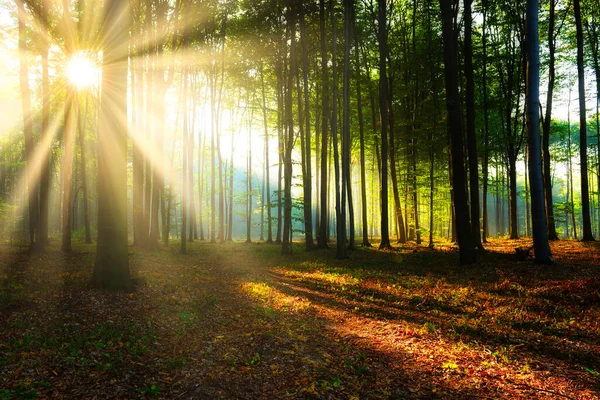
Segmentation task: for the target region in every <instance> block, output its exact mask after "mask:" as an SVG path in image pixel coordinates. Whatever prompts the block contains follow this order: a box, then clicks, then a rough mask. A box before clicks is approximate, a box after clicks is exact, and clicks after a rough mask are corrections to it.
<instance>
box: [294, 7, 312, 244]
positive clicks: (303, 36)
mask: <svg viewBox="0 0 600 400" xmlns="http://www.w3.org/2000/svg"><path fill="white" fill-rule="evenodd" d="M298 8H299V9H300V40H301V42H302V82H303V89H304V116H303V118H304V125H305V127H304V140H303V141H302V142H303V143H304V146H303V153H304V159H303V163H302V166H303V170H304V174H303V182H302V184H303V189H304V236H305V238H306V248H307V249H309V250H312V249H314V248H315V247H316V246H315V243H314V241H313V223H312V182H311V179H312V160H311V133H310V130H311V129H310V128H311V124H310V92H309V87H308V68H309V65H308V48H307V42H308V40H309V39H308V37H307V32H306V17H305V10H304V8H305V5H304V4H302V2H301V3H300V6H299V7H298ZM298 102H299V103H300V99H299V101H298Z"/></svg>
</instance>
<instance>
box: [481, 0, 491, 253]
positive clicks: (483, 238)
mask: <svg viewBox="0 0 600 400" xmlns="http://www.w3.org/2000/svg"><path fill="white" fill-rule="evenodd" d="M487 13H488V1H487V0H484V2H483V26H482V31H483V32H482V39H481V42H482V52H483V59H484V62H483V65H482V91H483V121H484V122H483V125H484V128H483V129H484V132H483V135H484V138H483V147H484V148H483V166H482V167H483V168H482V169H483V188H482V193H481V195H482V205H481V213H482V214H483V218H482V232H481V242H482V243H487V237H488V234H489V226H488V222H489V220H488V198H487V197H488V174H489V169H488V165H489V152H490V149H489V147H490V144H489V143H490V142H489V141H490V139H489V138H490V117H489V102H488V90H487V61H485V60H487V29H486V28H487Z"/></svg>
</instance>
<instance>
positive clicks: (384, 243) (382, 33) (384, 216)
mask: <svg viewBox="0 0 600 400" xmlns="http://www.w3.org/2000/svg"><path fill="white" fill-rule="evenodd" d="M377 3H378V6H379V8H378V42H379V112H380V113H381V243H380V244H379V248H380V249H389V248H391V247H392V245H391V243H390V232H389V216H388V155H389V154H388V152H389V148H388V128H389V113H388V97H389V96H388V90H389V87H388V80H387V60H386V58H387V54H388V44H387V38H388V33H387V15H386V14H387V12H386V0H378V1H377ZM392 168H395V167H394V166H393V165H392Z"/></svg>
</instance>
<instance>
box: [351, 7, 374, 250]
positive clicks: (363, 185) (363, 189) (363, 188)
mask: <svg viewBox="0 0 600 400" xmlns="http://www.w3.org/2000/svg"><path fill="white" fill-rule="evenodd" d="M355 19H356V18H355V15H354V13H353V15H352V24H353V25H354V63H355V65H354V71H355V74H356V108H357V114H358V132H359V141H360V198H361V202H360V203H361V217H362V246H363V247H371V243H370V242H369V221H368V218H367V210H368V207H367V206H368V204H367V174H366V167H365V122H364V116H363V107H362V87H361V81H362V74H361V67H360V49H359V42H358V38H357V33H356V24H355Z"/></svg>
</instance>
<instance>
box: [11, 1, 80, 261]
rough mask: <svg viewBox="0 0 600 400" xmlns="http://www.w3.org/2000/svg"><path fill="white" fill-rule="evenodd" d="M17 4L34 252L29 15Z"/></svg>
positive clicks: (35, 207) (34, 181)
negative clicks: (27, 29) (28, 43)
mask: <svg viewBox="0 0 600 400" xmlns="http://www.w3.org/2000/svg"><path fill="white" fill-rule="evenodd" d="M16 3H17V8H18V15H19V73H20V74H19V78H20V86H21V107H22V113H23V136H24V137H25V158H26V162H27V163H26V165H25V176H26V190H27V200H28V206H29V245H30V249H31V250H33V249H34V246H35V240H36V237H35V234H36V226H37V215H38V197H37V196H38V195H37V189H38V186H37V182H36V179H35V171H34V165H33V164H34V159H33V153H34V148H33V146H34V144H33V114H32V110H31V90H30V88H29V64H28V62H27V57H28V51H27V35H26V31H25V29H26V27H25V21H26V20H27V14H26V13H25V8H24V5H23V1H22V0H18V1H17V2H16ZM68 106H69V105H68V104H67V106H66V107H68ZM69 188H70V186H69ZM69 204H70V203H69ZM68 207H69V206H68V205H67V208H68ZM67 231H68V232H69V235H70V229H68V225H67Z"/></svg>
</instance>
